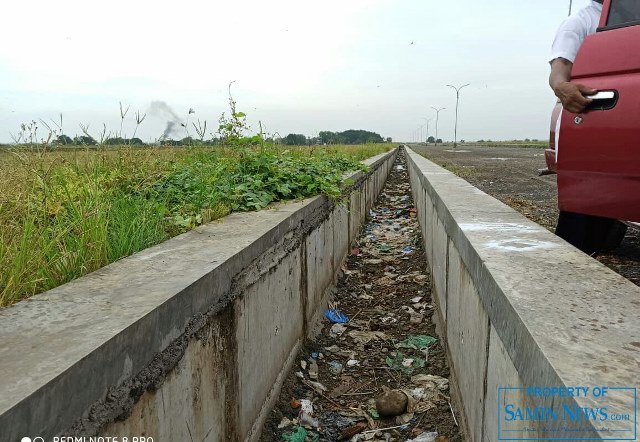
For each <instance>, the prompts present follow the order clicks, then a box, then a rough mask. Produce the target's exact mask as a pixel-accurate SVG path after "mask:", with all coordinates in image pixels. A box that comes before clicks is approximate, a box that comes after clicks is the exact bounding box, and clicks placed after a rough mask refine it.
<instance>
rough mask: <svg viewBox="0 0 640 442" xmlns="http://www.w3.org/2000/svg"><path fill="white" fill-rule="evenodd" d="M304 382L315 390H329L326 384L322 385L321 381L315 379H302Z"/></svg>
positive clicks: (321, 391)
mask: <svg viewBox="0 0 640 442" xmlns="http://www.w3.org/2000/svg"><path fill="white" fill-rule="evenodd" d="M302 383H303V384H304V385H306V386H307V387H311V388H313V389H314V390H315V391H317V392H318V393H324V392H325V391H327V387H325V386H324V385H322V384H321V383H320V382H315V381H307V380H306V379H303V380H302Z"/></svg>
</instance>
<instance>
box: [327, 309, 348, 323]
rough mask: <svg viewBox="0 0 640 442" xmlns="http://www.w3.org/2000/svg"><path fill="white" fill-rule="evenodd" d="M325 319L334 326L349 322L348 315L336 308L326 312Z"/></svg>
mask: <svg viewBox="0 0 640 442" xmlns="http://www.w3.org/2000/svg"><path fill="white" fill-rule="evenodd" d="M324 317H325V318H327V319H328V320H329V321H331V322H333V323H334V324H344V323H345V322H349V318H347V315H345V314H344V313H342V312H341V311H340V310H337V309H335V308H330V309H329V310H327V311H326V312H324Z"/></svg>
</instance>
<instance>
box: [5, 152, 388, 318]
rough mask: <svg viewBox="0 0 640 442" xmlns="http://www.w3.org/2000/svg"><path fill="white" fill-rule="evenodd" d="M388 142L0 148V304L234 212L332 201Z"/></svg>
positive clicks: (23, 296) (10, 301)
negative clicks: (348, 176)
mask: <svg viewBox="0 0 640 442" xmlns="http://www.w3.org/2000/svg"><path fill="white" fill-rule="evenodd" d="M391 147H392V145H390V144H374V145H366V146H331V147H318V146H316V147H295V148H288V149H285V148H275V147H266V148H234V149H231V148H131V147H129V146H123V147H116V148H109V149H92V150H77V149H76V150H68V151H63V150H57V151H49V152H37V151H33V150H28V149H19V148H14V149H11V150H7V149H3V150H0V269H1V273H0V306H6V305H10V304H12V303H14V302H17V301H19V300H21V299H24V298H26V297H29V296H31V295H33V294H36V293H40V292H43V291H45V290H48V289H51V288H53V287H56V286H58V285H61V284H64V283H65V282H68V281H71V280H72V279H75V278H77V277H79V276H82V275H84V274H87V273H89V272H91V271H94V270H96V269H98V268H100V267H102V266H104V265H106V264H108V263H110V262H113V261H115V260H118V259H120V258H122V257H125V256H128V255H131V254H132V253H135V252H137V251H139V250H142V249H145V248H147V247H149V246H151V245H154V244H157V243H159V242H162V241H164V240H166V239H168V238H170V237H172V236H175V235H177V234H180V233H183V232H185V231H187V230H190V229H192V228H194V227H196V226H198V225H200V224H202V223H206V222H209V221H212V220H214V219H217V218H220V217H223V216H225V215H227V214H229V213H230V212H233V211H249V210H259V209H261V208H263V207H265V206H267V205H268V204H270V203H272V202H276V201H281V200H287V199H296V198H303V197H308V196H312V195H317V194H326V195H330V196H334V197H337V196H339V195H340V184H341V177H342V175H343V174H344V172H347V171H352V170H356V169H359V168H361V167H362V166H361V165H360V164H359V163H358V162H359V161H360V160H362V159H365V158H368V157H371V156H373V155H376V154H378V153H381V152H384V151H388V150H389V149H390V148H391Z"/></svg>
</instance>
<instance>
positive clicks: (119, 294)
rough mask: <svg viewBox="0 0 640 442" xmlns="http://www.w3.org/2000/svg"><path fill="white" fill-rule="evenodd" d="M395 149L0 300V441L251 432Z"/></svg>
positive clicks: (211, 437)
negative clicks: (278, 200)
mask: <svg viewBox="0 0 640 442" xmlns="http://www.w3.org/2000/svg"><path fill="white" fill-rule="evenodd" d="M396 154H397V150H395V151H392V152H389V153H388V154H384V155H379V156H377V157H374V158H372V159H370V160H367V161H365V163H367V164H368V165H369V166H370V169H369V171H368V172H367V173H363V172H358V173H356V174H354V175H353V176H351V177H350V178H351V179H352V180H353V187H352V188H351V191H350V196H348V197H347V198H346V201H345V202H344V203H342V204H338V205H334V204H333V203H331V202H330V201H329V200H328V199H327V198H326V197H316V198H312V199H309V200H307V201H302V202H292V203H287V204H279V205H276V206H274V207H273V208H270V209H267V210H262V211H260V212H255V213H238V214H232V215H230V216H227V217H225V218H223V219H222V220H220V221H217V222H213V223H210V224H208V225H205V226H202V227H199V228H197V229H196V230H194V231H192V232H189V233H186V234H184V235H181V236H178V237H176V238H173V239H171V240H169V241H167V242H165V243H163V244H160V245H157V246H155V247H151V248H149V249H147V250H145V251H143V252H140V253H137V254H135V255H133V256H131V257H129V258H126V259H123V260H121V261H118V262H116V263H113V264H111V265H109V266H107V267H105V268H103V269H100V270H98V271H96V272H94V273H91V274H90V275H87V276H85V277H83V278H80V279H78V280H76V281H73V282H71V283H69V284H66V285H63V286H61V287H58V288H56V289H54V290H51V291H49V292H46V293H43V294H41V295H37V296H34V297H32V298H30V299H28V300H25V301H23V302H20V303H18V304H16V305H15V306H12V307H10V308H7V309H5V310H2V311H0V373H2V376H1V377H0V383H1V384H0V385H1V386H0V441H16V440H20V439H21V438H22V437H25V436H29V437H32V438H33V437H36V436H40V437H44V438H45V439H46V440H51V437H53V436H55V435H67V436H69V435H83V436H91V435H103V436H121V437H122V436H126V437H129V438H130V439H129V440H131V438H132V437H134V436H138V437H139V436H148V437H153V438H154V440H156V441H190V440H191V441H223V440H227V441H236V440H255V439H257V437H258V436H259V432H260V429H261V427H262V424H263V422H264V419H265V418H266V416H267V414H268V412H269V410H270V408H271V407H272V405H273V402H274V400H275V399H276V397H277V394H278V392H279V389H280V387H281V385H282V381H283V377H284V376H285V375H286V373H287V372H288V370H289V368H290V367H291V365H292V363H293V359H294V357H295V355H296V353H297V352H298V350H299V348H300V345H301V342H302V340H303V338H304V336H305V333H307V331H308V330H310V326H311V324H312V323H313V322H314V321H317V320H318V319H319V317H320V314H321V313H322V312H323V310H324V309H325V308H326V303H327V294H328V293H329V292H328V288H329V287H330V285H331V284H332V283H333V282H334V281H335V277H336V274H337V271H338V270H339V266H340V263H341V261H342V259H343V258H344V257H345V255H346V253H347V251H348V250H349V244H350V242H351V241H352V240H353V239H354V238H355V235H356V234H357V232H358V230H359V228H360V226H361V224H362V223H363V221H364V219H365V214H366V211H367V210H368V208H369V207H370V206H371V204H372V203H373V201H374V200H375V198H376V196H377V194H378V193H379V192H380V190H381V189H382V186H383V184H384V182H385V180H386V177H387V175H388V173H389V171H390V169H391V166H392V163H393V161H394V159H395V156H396Z"/></svg>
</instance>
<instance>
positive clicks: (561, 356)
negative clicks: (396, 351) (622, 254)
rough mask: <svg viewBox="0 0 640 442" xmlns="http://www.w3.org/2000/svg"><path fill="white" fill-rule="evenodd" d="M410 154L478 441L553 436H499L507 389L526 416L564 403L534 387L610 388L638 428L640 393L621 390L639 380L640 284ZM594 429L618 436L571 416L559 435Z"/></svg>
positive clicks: (593, 404)
mask: <svg viewBox="0 0 640 442" xmlns="http://www.w3.org/2000/svg"><path fill="white" fill-rule="evenodd" d="M405 150H406V151H407V155H406V156H407V163H408V171H409V177H410V181H411V186H412V193H413V198H414V201H415V202H416V207H417V212H418V218H419V221H420V225H421V229H422V233H423V238H424V242H425V249H426V254H427V258H428V262H429V264H428V265H429V270H430V271H431V273H432V280H433V287H432V288H433V293H434V301H435V302H436V303H437V305H438V316H439V317H440V319H441V324H440V327H439V330H440V331H441V334H442V336H441V338H442V339H443V340H445V341H446V343H447V348H448V354H449V358H450V364H451V367H452V370H453V373H454V377H455V378H456V379H455V380H456V383H455V384H456V385H457V391H458V396H459V397H458V399H459V402H461V403H462V410H461V411H462V414H463V416H464V420H465V426H466V430H467V434H468V437H469V439H470V440H472V441H474V442H480V441H496V440H506V439H510V440H543V439H544V440H548V439H549V438H550V433H549V432H548V431H546V430H544V428H543V427H542V426H540V427H538V428H532V429H527V430H525V429H524V427H522V430H521V431H519V430H510V431H511V433H509V434H508V435H507V436H505V433H504V432H503V433H500V422H501V420H500V419H499V415H498V413H499V411H502V412H504V411H505V408H504V407H505V406H506V405H507V403H506V402H505V401H506V400H505V399H504V397H502V398H500V392H501V390H500V389H504V388H512V389H514V390H512V391H513V392H514V393H513V394H511V396H510V399H509V401H508V402H509V403H510V405H512V406H513V407H518V408H520V409H522V410H525V409H526V408H527V407H528V408H529V409H533V408H534V407H540V406H542V407H543V408H546V407H553V406H554V401H556V403H557V400H558V398H557V397H553V396H550V397H548V398H539V397H534V396H533V395H532V394H530V393H529V391H528V390H526V388H528V387H540V388H544V387H549V388H551V387H577V386H592V387H593V386H595V387H603V386H606V387H608V388H609V389H610V390H609V391H612V394H610V395H609V396H608V397H607V404H608V405H609V407H610V409H617V410H629V411H630V413H633V415H634V417H633V419H634V421H633V422H632V423H633V425H634V426H635V425H636V422H635V413H636V411H635V399H634V397H635V396H634V397H632V396H631V395H630V394H628V393H629V392H628V391H621V390H616V391H614V390H612V389H613V388H636V387H637V386H638V384H639V381H640V369H639V368H640V365H639V364H640V321H638V319H637V318H639V317H640V288H639V287H637V286H635V285H634V284H632V283H631V282H629V281H628V280H626V279H624V278H623V277H621V276H619V275H618V274H616V273H614V272H613V271H612V270H610V269H608V268H606V267H605V266H603V265H602V264H600V263H599V262H598V261H596V260H595V259H593V258H591V257H589V256H587V255H585V254H583V253H582V252H580V251H579V250H577V249H575V248H573V247H572V246H570V245H569V244H568V243H566V242H564V241H563V240H561V239H559V238H558V237H556V236H555V235H553V234H552V233H551V232H549V231H547V230H546V229H544V228H543V227H541V226H539V225H538V224H535V223H534V222H532V221H530V220H528V219H526V218H525V217H524V216H522V215H520V214H519V213H517V212H516V211H514V210H513V209H511V208H510V207H508V206H507V205H505V204H503V203H501V202H500V201H498V200H496V199H495V198H493V197H491V196H489V195H487V194H485V193H483V192H482V191H480V190H479V189H477V188H475V187H474V186H472V185H470V184H469V183H468V182H466V181H465V180H463V179H461V178H459V177H457V176H455V175H454V174H452V173H450V172H448V171H447V170H446V169H444V168H442V167H440V166H438V165H436V164H434V163H432V162H430V161H428V160H427V159H425V158H424V157H422V156H420V155H419V154H417V153H416V152H414V151H412V150H411V149H409V148H406V147H405ZM532 391H534V390H532ZM499 398H500V402H499V401H498V399H499ZM567 401H569V402H570V403H572V405H575V406H577V407H580V408H589V409H595V408H597V407H598V406H599V405H601V404H599V403H598V400H597V399H595V398H593V397H588V396H587V397H574V398H570V399H567ZM513 409H514V408H512V410H513ZM503 417H504V415H503ZM525 423H527V422H525ZM553 424H554V423H553V422H549V425H550V426H552V425H553ZM619 424H620V425H618V424H616V423H614V424H613V428H614V429H615V428H618V431H623V430H620V429H619V428H624V425H623V424H624V423H619ZM531 426H532V427H535V425H533V424H532V425H531ZM585 426H587V427H588V431H591V439H602V440H605V439H608V440H613V436H615V433H611V432H609V431H605V430H603V429H602V428H603V427H602V425H601V423H600V422H596V421H586V422H576V421H569V422H564V423H563V424H562V426H558V428H557V431H556V432H555V433H554V434H553V438H555V439H562V438H564V439H565V440H566V439H573V440H575V439H576V434H577V433H576V431H578V429H579V428H584V427H585ZM629 431H630V430H629ZM617 434H622V433H617ZM634 434H635V433H634ZM621 437H622V436H621ZM624 437H625V438H626V435H625V436H624ZM634 437H635V436H634Z"/></svg>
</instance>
